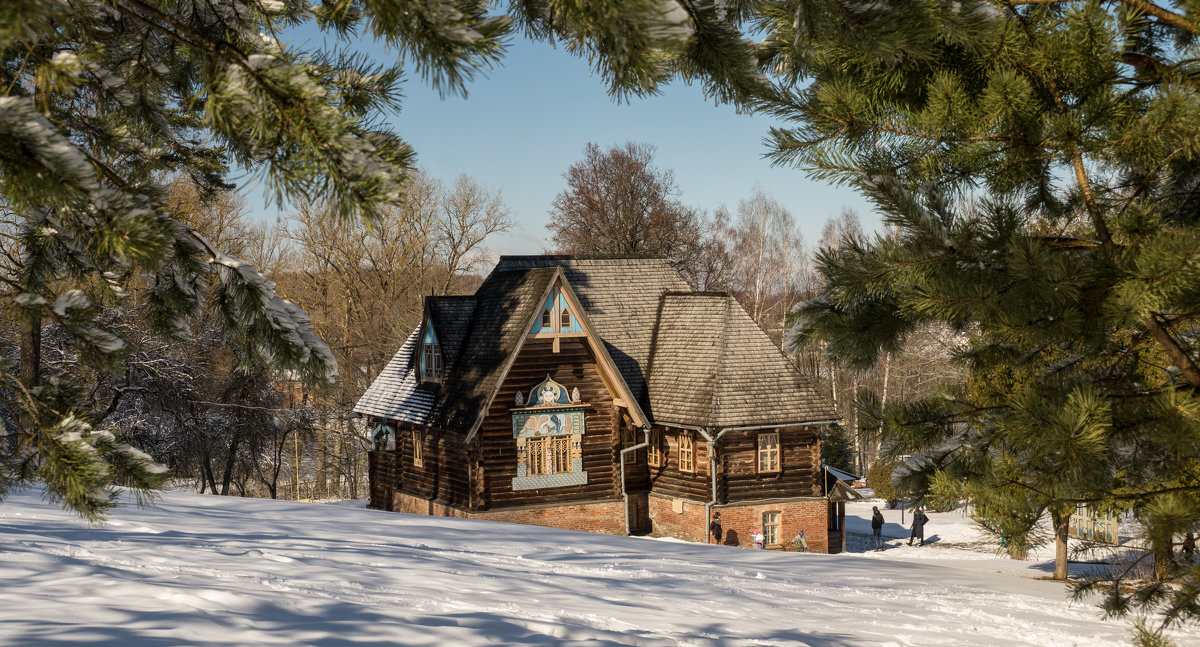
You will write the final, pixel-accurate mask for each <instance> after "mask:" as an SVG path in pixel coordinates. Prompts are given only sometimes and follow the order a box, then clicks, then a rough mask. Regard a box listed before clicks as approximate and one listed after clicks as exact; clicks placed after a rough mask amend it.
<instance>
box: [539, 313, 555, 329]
mask: <svg viewBox="0 0 1200 647" xmlns="http://www.w3.org/2000/svg"><path fill="white" fill-rule="evenodd" d="M553 327H554V320H553V317H552V315H551V314H550V310H549V309H546V310H543V311H542V328H543V329H545V328H553Z"/></svg>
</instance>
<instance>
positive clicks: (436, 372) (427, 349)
mask: <svg viewBox="0 0 1200 647" xmlns="http://www.w3.org/2000/svg"><path fill="white" fill-rule="evenodd" d="M421 354H422V357H421V379H425V380H432V381H435V382H439V381H441V379H442V349H441V348H440V347H439V346H438V345H437V344H425V345H424V346H423V347H422V350H421Z"/></svg>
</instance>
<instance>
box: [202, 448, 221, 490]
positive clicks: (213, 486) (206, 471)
mask: <svg viewBox="0 0 1200 647" xmlns="http://www.w3.org/2000/svg"><path fill="white" fill-rule="evenodd" d="M200 459H201V465H200V469H201V471H202V473H201V474H200V478H202V479H205V481H206V482H207V483H208V489H209V491H211V492H212V493H213V494H216V493H217V479H216V477H215V476H214V475H213V470H212V456H210V455H209V453H208V450H207V449H205V450H204V452H203V453H202V454H201V455H200ZM201 492H203V489H201Z"/></svg>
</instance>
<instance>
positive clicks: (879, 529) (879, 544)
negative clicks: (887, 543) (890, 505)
mask: <svg viewBox="0 0 1200 647" xmlns="http://www.w3.org/2000/svg"><path fill="white" fill-rule="evenodd" d="M871 510H872V511H873V512H872V513H871V538H872V539H873V540H874V541H875V550H876V551H881V550H883V513H882V512H880V511H879V506H877V505H875V506H871Z"/></svg>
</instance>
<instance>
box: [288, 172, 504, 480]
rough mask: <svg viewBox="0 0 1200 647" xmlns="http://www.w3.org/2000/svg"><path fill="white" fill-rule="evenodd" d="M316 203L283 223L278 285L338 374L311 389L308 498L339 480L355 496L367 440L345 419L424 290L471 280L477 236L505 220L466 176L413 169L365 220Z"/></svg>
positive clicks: (481, 253) (408, 327) (492, 194)
mask: <svg viewBox="0 0 1200 647" xmlns="http://www.w3.org/2000/svg"><path fill="white" fill-rule="evenodd" d="M332 222H333V219H330V218H326V217H323V214H322V207H321V206H320V205H315V204H302V205H300V206H299V208H298V209H297V211H296V213H295V214H294V215H293V216H292V218H291V219H290V220H289V222H288V223H287V225H286V230H285V232H286V236H287V238H288V240H289V241H290V242H291V244H292V245H293V248H294V249H293V252H294V254H295V257H294V259H293V263H292V268H293V269H291V270H290V271H287V272H285V273H283V274H281V275H279V276H278V278H277V280H278V281H280V283H281V285H282V286H283V287H282V288H281V291H282V292H283V293H285V294H286V295H287V296H288V298H290V299H292V300H293V301H295V302H296V303H297V304H299V305H300V306H301V307H303V308H304V309H305V311H306V312H308V313H309V315H310V316H311V317H312V320H313V325H314V327H315V329H316V330H317V332H318V334H319V335H320V336H321V338H322V339H324V340H325V341H326V342H327V343H328V344H329V346H330V348H331V350H332V351H333V353H334V356H335V357H336V358H337V360H338V364H339V366H340V367H341V370H340V373H341V379H340V380H339V382H338V383H337V384H335V385H333V386H331V387H329V388H326V389H324V390H322V391H321V392H319V393H314V394H312V395H313V397H314V406H315V408H317V409H318V410H320V411H324V412H325V414H324V416H323V419H322V420H320V421H318V423H317V424H316V426H315V437H314V442H315V474H316V479H315V487H314V490H315V492H314V494H315V496H329V495H332V494H334V493H335V492H336V491H337V490H339V488H340V485H341V484H343V483H344V484H346V493H347V494H350V495H351V496H354V495H355V494H356V492H355V491H354V490H356V488H357V485H358V484H359V483H360V482H361V481H362V479H361V478H360V474H361V472H362V470H363V467H362V464H363V461H364V460H365V453H364V452H365V450H366V449H367V448H368V446H369V440H368V439H367V438H366V437H365V435H364V433H363V430H362V429H361V428H360V427H359V426H358V425H353V424H350V423H349V421H348V420H347V419H345V418H344V416H345V412H347V411H349V410H350V409H351V408H352V407H353V405H354V402H355V401H356V400H357V399H358V397H359V396H360V395H362V393H363V391H365V390H366V388H367V387H368V386H369V385H370V382H371V381H372V380H373V379H374V378H375V376H376V375H378V374H379V372H380V371H381V370H382V369H383V367H384V366H385V365H386V363H387V361H388V360H389V359H390V358H391V357H392V355H393V354H394V353H395V352H396V348H397V347H398V346H399V345H400V343H401V342H402V341H403V339H404V338H405V336H407V335H408V334H409V332H411V331H412V329H413V328H415V327H416V325H417V324H418V323H419V321H420V317H421V312H422V307H423V298H424V297H425V296H426V295H429V294H434V293H440V294H447V293H457V292H461V291H465V290H467V289H469V288H470V287H473V284H472V273H473V272H475V271H477V270H478V269H480V268H481V266H482V263H483V262H484V260H485V258H486V251H485V249H484V244H485V243H486V241H487V240H488V239H489V238H490V237H491V236H492V235H494V234H496V233H498V232H501V231H505V230H507V229H508V228H510V227H511V223H512V219H511V215H510V212H509V209H508V208H507V207H506V206H505V205H504V202H503V200H502V199H501V195H500V192H499V191H495V190H491V189H488V188H486V187H484V186H482V185H480V184H479V183H477V182H476V181H474V180H472V179H471V178H470V177H468V176H466V175H462V176H459V177H458V178H457V180H456V181H455V182H454V184H453V185H451V186H450V187H448V188H447V187H446V186H444V185H443V184H442V183H441V182H440V181H438V180H437V179H435V178H432V177H430V176H428V175H427V174H424V173H413V174H412V176H410V179H409V182H408V184H407V186H406V193H405V195H404V198H403V200H402V202H401V204H400V205H399V206H396V207H392V208H389V209H387V210H385V211H384V212H383V213H382V218H380V219H379V221H378V222H376V223H374V224H373V225H372V226H369V227H368V226H347V225H344V224H342V225H333V224H331V223H332Z"/></svg>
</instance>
